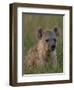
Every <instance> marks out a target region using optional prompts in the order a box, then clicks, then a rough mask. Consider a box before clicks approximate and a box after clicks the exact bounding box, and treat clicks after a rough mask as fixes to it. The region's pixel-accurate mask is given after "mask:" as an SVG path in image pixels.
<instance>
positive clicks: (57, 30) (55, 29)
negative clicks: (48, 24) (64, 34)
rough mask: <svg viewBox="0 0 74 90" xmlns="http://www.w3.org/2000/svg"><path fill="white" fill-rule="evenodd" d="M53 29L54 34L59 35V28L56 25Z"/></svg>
mask: <svg viewBox="0 0 74 90" xmlns="http://www.w3.org/2000/svg"><path fill="white" fill-rule="evenodd" d="M53 31H54V32H55V34H56V36H59V29H58V28H57V27H54V29H53Z"/></svg>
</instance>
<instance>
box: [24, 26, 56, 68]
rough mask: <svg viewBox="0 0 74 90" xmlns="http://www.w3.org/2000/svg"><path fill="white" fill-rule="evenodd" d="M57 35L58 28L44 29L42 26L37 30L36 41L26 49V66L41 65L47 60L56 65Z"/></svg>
mask: <svg viewBox="0 0 74 90" xmlns="http://www.w3.org/2000/svg"><path fill="white" fill-rule="evenodd" d="M57 36H58V28H57V27H55V28H53V30H48V31H45V30H43V29H42V28H39V29H38V30H37V37H38V42H37V44H36V45H35V46H34V47H33V48H31V49H30V50H29V51H28V54H27V56H26V64H27V65H28V66H34V65H35V66H39V65H40V66H43V65H45V64H46V63H48V60H49V58H50V60H51V61H52V65H53V66H54V67H55V66H57V55H56V46H57Z"/></svg>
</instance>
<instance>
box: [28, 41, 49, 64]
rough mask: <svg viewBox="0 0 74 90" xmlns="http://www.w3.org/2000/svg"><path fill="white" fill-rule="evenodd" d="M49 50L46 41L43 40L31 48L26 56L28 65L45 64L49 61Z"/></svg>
mask: <svg viewBox="0 0 74 90" xmlns="http://www.w3.org/2000/svg"><path fill="white" fill-rule="evenodd" d="M48 56H49V50H48V46H47V44H46V43H44V42H43V41H42V40H40V41H39V42H38V44H37V45H36V46H35V47H33V48H31V49H30V50H29V52H28V55H27V57H26V63H27V65H28V66H34V65H37V66H38V65H44V64H45V63H46V62H48Z"/></svg>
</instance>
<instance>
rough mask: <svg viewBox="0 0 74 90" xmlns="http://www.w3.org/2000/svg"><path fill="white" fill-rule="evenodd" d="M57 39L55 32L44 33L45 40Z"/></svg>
mask: <svg viewBox="0 0 74 90" xmlns="http://www.w3.org/2000/svg"><path fill="white" fill-rule="evenodd" d="M48 38H49V39H55V38H56V34H55V32H53V31H45V32H44V33H43V39H48Z"/></svg>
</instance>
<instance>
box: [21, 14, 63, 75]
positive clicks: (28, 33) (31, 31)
mask: <svg viewBox="0 0 74 90" xmlns="http://www.w3.org/2000/svg"><path fill="white" fill-rule="evenodd" d="M22 20H23V25H22V28H23V31H24V32H23V33H24V60H25V56H26V55H27V52H28V50H29V49H30V48H31V47H33V46H34V45H36V44H37V42H38V41H37V36H36V31H37V28H38V27H42V28H43V29H44V30H50V29H52V28H53V27H54V26H57V27H59V28H60V35H59V37H57V59H58V65H57V67H56V68H53V67H52V65H51V62H50V60H49V62H48V64H47V65H45V66H44V67H32V68H29V67H27V65H26V63H25V65H24V73H25V74H38V73H60V72H63V15H51V14H50V15H44V14H25V13H23V14H22Z"/></svg>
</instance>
